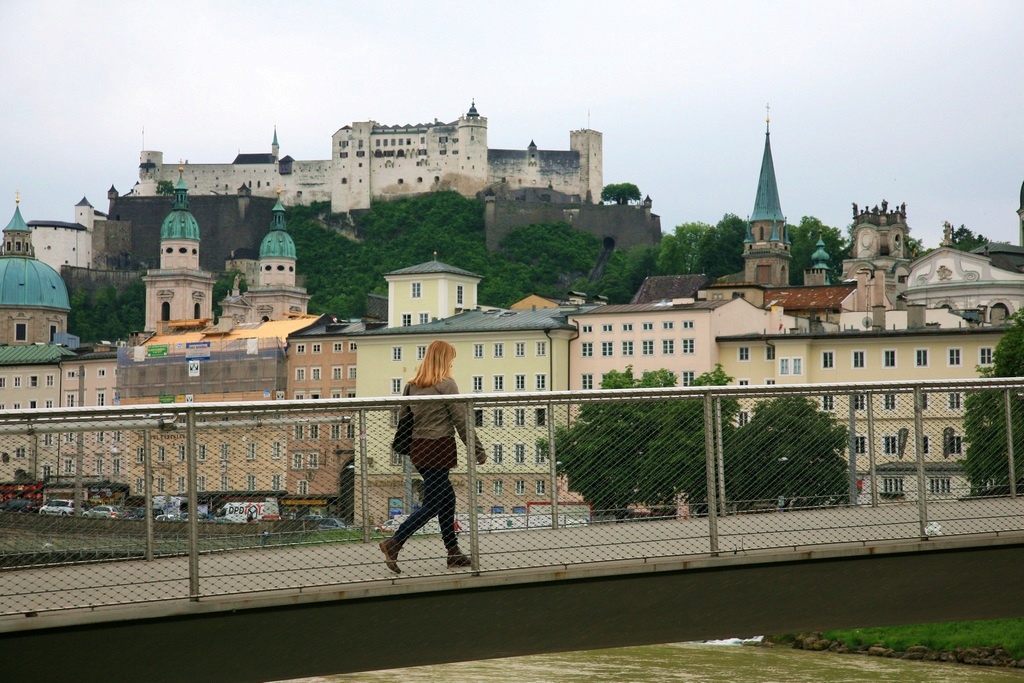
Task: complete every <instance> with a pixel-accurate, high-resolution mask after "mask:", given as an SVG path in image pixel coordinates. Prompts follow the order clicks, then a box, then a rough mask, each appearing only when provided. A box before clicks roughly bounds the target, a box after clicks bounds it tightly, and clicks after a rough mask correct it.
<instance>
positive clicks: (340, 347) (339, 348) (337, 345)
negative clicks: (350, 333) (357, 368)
mask: <svg viewBox="0 0 1024 683" xmlns="http://www.w3.org/2000/svg"><path fill="white" fill-rule="evenodd" d="M344 351H345V343H344V342H334V352H335V353H343V352H344Z"/></svg>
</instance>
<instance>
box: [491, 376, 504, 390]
mask: <svg viewBox="0 0 1024 683" xmlns="http://www.w3.org/2000/svg"><path fill="white" fill-rule="evenodd" d="M491 384H492V388H491V391H505V375H495V376H494V377H492V378H491Z"/></svg>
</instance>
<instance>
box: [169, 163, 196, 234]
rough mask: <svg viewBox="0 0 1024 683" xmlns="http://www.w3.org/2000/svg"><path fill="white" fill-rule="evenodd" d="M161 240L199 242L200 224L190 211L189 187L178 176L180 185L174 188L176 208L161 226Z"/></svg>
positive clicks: (174, 207)
mask: <svg viewBox="0 0 1024 683" xmlns="http://www.w3.org/2000/svg"><path fill="white" fill-rule="evenodd" d="M160 239H161V240H194V241H196V242H198V241H199V223H196V219H195V216H193V215H192V214H191V213H189V210H188V185H186V184H185V180H184V179H183V178H182V177H181V174H179V175H178V184H177V185H175V186H174V206H173V208H172V209H171V212H170V213H169V214H167V218H165V219H164V222H163V224H162V225H161V226H160Z"/></svg>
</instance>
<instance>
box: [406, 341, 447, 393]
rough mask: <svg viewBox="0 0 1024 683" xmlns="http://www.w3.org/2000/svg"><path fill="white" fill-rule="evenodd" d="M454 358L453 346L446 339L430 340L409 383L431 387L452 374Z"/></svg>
mask: <svg viewBox="0 0 1024 683" xmlns="http://www.w3.org/2000/svg"><path fill="white" fill-rule="evenodd" d="M454 360H455V347H454V346H452V345H451V344H449V343H448V342H446V341H441V340H440V339H437V340H435V341H432V342H430V346H428V347H427V353H426V355H425V356H423V362H421V363H420V367H419V368H417V370H416V376H415V377H413V378H412V379H411V380H409V384H414V385H416V386H418V387H432V386H434V385H435V384H439V383H440V382H443V381H444V380H446V379H448V378H449V377H451V376H452V361H454Z"/></svg>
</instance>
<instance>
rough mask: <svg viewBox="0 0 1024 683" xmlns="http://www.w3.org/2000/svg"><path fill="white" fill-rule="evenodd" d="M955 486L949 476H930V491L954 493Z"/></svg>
mask: <svg viewBox="0 0 1024 683" xmlns="http://www.w3.org/2000/svg"><path fill="white" fill-rule="evenodd" d="M952 492H953V486H952V482H951V480H950V478H949V477H929V478H928V493H936V494H943V493H952Z"/></svg>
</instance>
